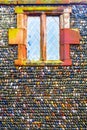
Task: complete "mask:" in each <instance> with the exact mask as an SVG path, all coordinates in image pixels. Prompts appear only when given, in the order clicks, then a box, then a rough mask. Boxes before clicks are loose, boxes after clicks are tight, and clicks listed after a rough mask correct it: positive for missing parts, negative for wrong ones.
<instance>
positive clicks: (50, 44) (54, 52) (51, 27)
mask: <svg viewBox="0 0 87 130" xmlns="http://www.w3.org/2000/svg"><path fill="white" fill-rule="evenodd" d="M58 59H59V17H57V16H49V17H47V60H58Z"/></svg>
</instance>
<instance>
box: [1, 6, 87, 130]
mask: <svg viewBox="0 0 87 130" xmlns="http://www.w3.org/2000/svg"><path fill="white" fill-rule="evenodd" d="M72 8H73V10H72V14H71V27H72V28H79V30H80V33H81V36H82V40H81V41H80V45H71V47H70V48H71V52H70V54H71V58H72V60H73V65H72V66H68V67H66V66H65V67H64V66H58V67H47V66H45V67H28V66H27V67H16V66H14V60H15V59H17V46H15V45H14V46H11V45H8V28H11V27H16V15H15V14H14V6H4V5H3V6H0V130H86V128H87V5H72Z"/></svg>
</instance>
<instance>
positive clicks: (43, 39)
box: [40, 13, 46, 61]
mask: <svg viewBox="0 0 87 130" xmlns="http://www.w3.org/2000/svg"><path fill="white" fill-rule="evenodd" d="M40 29H41V41H40V49H41V50H40V53H41V60H42V61H44V60H46V15H45V13H42V14H41V25H40Z"/></svg>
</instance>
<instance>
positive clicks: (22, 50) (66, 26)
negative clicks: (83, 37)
mask: <svg viewBox="0 0 87 130" xmlns="http://www.w3.org/2000/svg"><path fill="white" fill-rule="evenodd" d="M41 12H42V15H41V35H44V34H45V33H46V32H45V31H46V15H53V16H54V15H57V16H59V21H60V22H59V24H60V60H53V61H47V60H46V40H45V39H46V38H45V35H44V36H43V37H41V41H40V48H41V56H40V57H41V60H40V61H38V62H37V61H36V62H32V61H28V60H27V18H28V16H29V15H34V14H38V15H39V14H40V13H41ZM15 13H17V28H16V29H9V44H18V59H17V60H15V65H19V66H20V65H21V66H22V65H30V66H33V65H36V66H37V65H40V66H41V65H42V66H44V65H54V66H56V65H66V66H67V65H72V60H71V58H70V44H79V43H80V34H79V30H78V29H71V28H70V13H71V7H63V6H59V7H58V6H50V7H49V6H48V7H47V6H29V7H16V8H15ZM72 34H73V35H74V39H73V37H72ZM42 43H43V44H42Z"/></svg>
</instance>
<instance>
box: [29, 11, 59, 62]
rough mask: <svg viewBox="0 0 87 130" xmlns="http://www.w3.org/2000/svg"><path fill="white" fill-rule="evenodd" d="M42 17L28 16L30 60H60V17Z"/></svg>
mask: <svg viewBox="0 0 87 130" xmlns="http://www.w3.org/2000/svg"><path fill="white" fill-rule="evenodd" d="M42 15H43V13H41V14H40V16H36V15H35V16H28V20H27V44H28V46H27V57H28V60H30V61H38V60H42V61H48V60H59V17H58V16H46V15H45V14H44V16H42ZM42 20H43V21H42ZM43 26H44V27H43ZM40 42H41V43H40ZM43 51H44V52H43ZM43 53H44V55H43Z"/></svg>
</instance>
